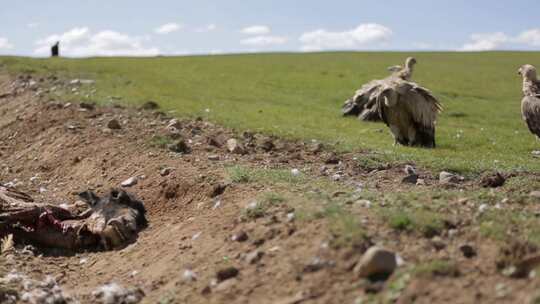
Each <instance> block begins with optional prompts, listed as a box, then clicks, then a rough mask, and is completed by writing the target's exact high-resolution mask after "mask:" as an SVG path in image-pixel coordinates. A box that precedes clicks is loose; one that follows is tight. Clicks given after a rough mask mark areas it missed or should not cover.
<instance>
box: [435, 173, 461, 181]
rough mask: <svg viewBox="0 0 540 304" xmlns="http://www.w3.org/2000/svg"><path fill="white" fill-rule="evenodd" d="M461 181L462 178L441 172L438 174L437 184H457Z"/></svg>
mask: <svg viewBox="0 0 540 304" xmlns="http://www.w3.org/2000/svg"><path fill="white" fill-rule="evenodd" d="M462 180H463V177H461V176H459V175H456V174H454V173H450V172H446V171H442V172H441V173H440V174H439V183H440V184H457V183H459V182H460V181H462Z"/></svg>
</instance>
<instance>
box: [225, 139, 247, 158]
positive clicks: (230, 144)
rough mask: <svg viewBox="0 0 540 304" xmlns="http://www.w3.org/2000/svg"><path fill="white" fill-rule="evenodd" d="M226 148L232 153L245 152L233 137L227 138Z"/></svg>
mask: <svg viewBox="0 0 540 304" xmlns="http://www.w3.org/2000/svg"><path fill="white" fill-rule="evenodd" d="M227 150H229V152H231V153H234V154H244V153H245V149H244V147H242V145H241V144H240V143H239V142H238V141H237V140H236V139H234V138H231V139H229V140H227Z"/></svg>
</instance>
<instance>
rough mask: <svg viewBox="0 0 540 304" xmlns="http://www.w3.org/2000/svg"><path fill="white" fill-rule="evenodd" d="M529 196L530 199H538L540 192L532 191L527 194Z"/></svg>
mask: <svg viewBox="0 0 540 304" xmlns="http://www.w3.org/2000/svg"><path fill="white" fill-rule="evenodd" d="M529 196H530V197H532V198H537V199H540V191H532V192H531V193H529Z"/></svg>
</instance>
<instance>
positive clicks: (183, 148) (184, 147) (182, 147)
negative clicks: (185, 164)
mask: <svg viewBox="0 0 540 304" xmlns="http://www.w3.org/2000/svg"><path fill="white" fill-rule="evenodd" d="M167 148H168V149H169V150H170V151H172V152H176V153H189V152H191V149H190V148H189V146H188V144H187V143H186V141H185V140H183V139H180V140H177V141H176V142H174V143H172V144H169V145H167Z"/></svg>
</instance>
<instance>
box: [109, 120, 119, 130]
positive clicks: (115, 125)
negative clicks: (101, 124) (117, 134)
mask: <svg viewBox="0 0 540 304" xmlns="http://www.w3.org/2000/svg"><path fill="white" fill-rule="evenodd" d="M107 128H109V129H111V130H120V129H122V126H121V125H120V123H119V122H118V120H116V119H111V120H110V121H109V122H108V123H107Z"/></svg>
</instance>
